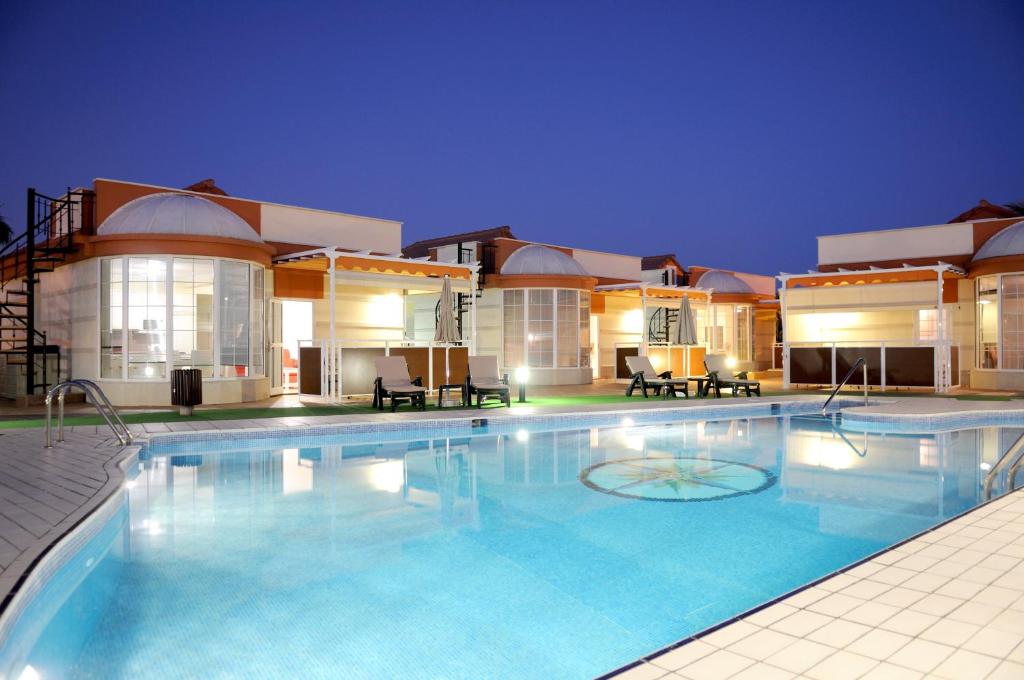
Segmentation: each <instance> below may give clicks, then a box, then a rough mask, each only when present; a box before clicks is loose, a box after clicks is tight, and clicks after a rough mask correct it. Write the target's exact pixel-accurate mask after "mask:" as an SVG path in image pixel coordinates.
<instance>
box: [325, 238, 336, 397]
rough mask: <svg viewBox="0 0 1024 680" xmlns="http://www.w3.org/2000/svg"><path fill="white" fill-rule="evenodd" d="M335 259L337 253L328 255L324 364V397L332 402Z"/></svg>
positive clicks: (334, 345)
mask: <svg viewBox="0 0 1024 680" xmlns="http://www.w3.org/2000/svg"><path fill="white" fill-rule="evenodd" d="M336 259H337V252H332V253H330V260H331V264H330V268H329V269H328V270H327V279H328V293H327V299H328V305H329V310H330V311H329V312H328V313H329V315H330V317H331V326H330V330H329V332H328V335H327V337H328V343H329V344H328V347H327V362H326V366H327V395H326V396H327V398H328V399H330V400H332V401H333V400H335V399H336V398H337V396H338V395H337V390H336V389H335V385H336V382H335V380H336V374H337V371H338V366H336V365H335V364H336V357H335V354H336V351H337V343H338V337H337V336H338V330H337V327H336V325H335V324H336V323H337V319H335V316H334V315H335V305H336V298H337V292H336V291H335V284H336V283H337V273H336V271H335V260H336Z"/></svg>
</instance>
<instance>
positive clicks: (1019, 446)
mask: <svg viewBox="0 0 1024 680" xmlns="http://www.w3.org/2000/svg"><path fill="white" fill-rule="evenodd" d="M1007 465H1009V466H1010V467H1009V469H1008V470H1007V471H1006V486H1007V487H1008V488H1007V489H1006V492H1010V491H1013V489H1014V480H1015V479H1016V477H1017V471H1018V470H1020V467H1021V465H1024V434H1022V435H1021V436H1019V437H1017V439H1016V440H1015V441H1014V442H1013V443H1012V444H1010V448H1008V449H1007V450H1006V453H1004V454H1003V455H1001V456H1000V457H999V460H997V461H996V464H995V465H993V466H992V469H991V470H989V471H988V474H986V475H985V482H984V484H983V489H984V493H985V500H990V499H991V498H992V486H993V485H994V484H995V481H996V479H998V478H999V473H1000V472H1001V471H1002V469H1003V468H1004V467H1006V466H1007Z"/></svg>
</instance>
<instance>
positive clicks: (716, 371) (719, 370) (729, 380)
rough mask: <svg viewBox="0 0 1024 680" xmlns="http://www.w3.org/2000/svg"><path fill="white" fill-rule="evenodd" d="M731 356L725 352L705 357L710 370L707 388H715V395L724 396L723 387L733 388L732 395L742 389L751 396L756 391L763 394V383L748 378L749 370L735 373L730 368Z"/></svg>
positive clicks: (706, 366) (705, 363)
mask: <svg viewBox="0 0 1024 680" xmlns="http://www.w3.org/2000/svg"><path fill="white" fill-rule="evenodd" d="M728 362H729V358H728V357H727V356H726V355H724V354H708V355H706V356H705V357H704V368H706V369H707V372H708V385H707V387H705V388H704V389H705V390H711V389H714V390H715V396H716V397H721V396H722V388H723V387H725V388H727V389H730V390H732V396H734V397H735V396H737V395H738V394H739V391H740V390H743V391H745V392H746V394H747V396H748V397H749V396H751V392H755V393H756V394H757V396H759V397H760V396H761V383H760V382H758V381H757V380H747V372H746V371H740V372H739V373H734V372H733V371H732V370H731V369H730V368H728Z"/></svg>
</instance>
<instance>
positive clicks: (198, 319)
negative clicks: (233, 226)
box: [171, 257, 213, 378]
mask: <svg viewBox="0 0 1024 680" xmlns="http://www.w3.org/2000/svg"><path fill="white" fill-rule="evenodd" d="M172 291H173V292H172V298H173V302H172V304H173V312H172V314H173V318H172V319H171V324H172V328H173V329H174V330H173V340H172V347H173V348H174V354H173V357H174V358H173V362H174V367H175V368H198V369H200V370H202V372H203V377H204V378H212V377H213V260H205V259H192V258H180V257H176V258H174V265H173V287H172Z"/></svg>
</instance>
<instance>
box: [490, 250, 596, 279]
mask: <svg viewBox="0 0 1024 680" xmlns="http://www.w3.org/2000/svg"><path fill="white" fill-rule="evenodd" d="M501 274H502V276H508V275H509V274H545V275H548V276H588V274H587V271H586V270H585V269H584V268H583V267H581V266H580V263H579V262H577V261H576V260H574V259H572V258H571V257H569V256H568V255H566V254H565V253H563V252H562V251H560V250H555V249H554V248H548V247H547V246H538V245H529V246H523V247H522V248H520V249H519V250H517V251H515V252H514V253H512V254H511V255H509V256H508V259H507V260H505V264H503V265H502V266H501Z"/></svg>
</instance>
